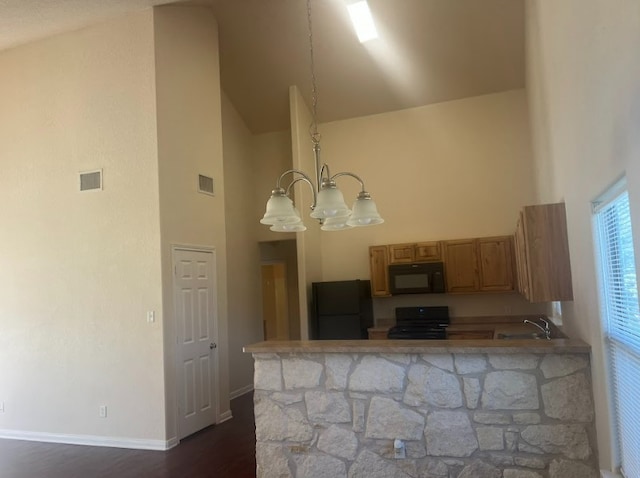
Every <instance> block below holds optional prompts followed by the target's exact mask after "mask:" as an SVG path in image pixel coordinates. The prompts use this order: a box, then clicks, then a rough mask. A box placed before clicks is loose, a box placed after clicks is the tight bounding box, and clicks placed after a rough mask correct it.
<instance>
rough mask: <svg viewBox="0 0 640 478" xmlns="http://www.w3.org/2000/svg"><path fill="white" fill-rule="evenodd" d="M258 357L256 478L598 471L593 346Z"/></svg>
mask: <svg viewBox="0 0 640 478" xmlns="http://www.w3.org/2000/svg"><path fill="white" fill-rule="evenodd" d="M254 359H255V378H254V387H255V392H254V401H255V414H256V439H257V447H256V458H257V476H258V478H279V477H291V478H321V477H332V478H334V477H345V478H346V477H349V478H351V477H354V478H357V477H366V478H376V477H380V478H388V477H407V478H465V477H473V478H489V477H496V478H501V477H502V478H573V477H576V478H577V477H581V478H582V477H584V478H591V477H593V478H596V477H597V476H598V472H597V470H598V466H597V453H596V450H595V443H596V441H595V425H594V412H593V399H592V390H591V374H590V369H589V355H588V354H587V353H584V354H566V353H557V354H553V353H550V354H530V353H522V354H500V353H495V354H473V355H470V354H433V355H430V354H374V353H354V354H330V353H327V354H321V353H318V354H285V353H282V354H261V353H256V354H254ZM395 439H402V440H403V441H404V443H405V455H406V458H402V459H400V458H395V457H394V448H393V446H394V440H395Z"/></svg>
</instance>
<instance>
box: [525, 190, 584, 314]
mask: <svg viewBox="0 0 640 478" xmlns="http://www.w3.org/2000/svg"><path fill="white" fill-rule="evenodd" d="M516 244H517V251H516V257H517V258H518V259H517V267H518V277H519V281H518V285H519V288H520V289H521V292H522V293H523V295H524V296H525V297H526V298H527V299H528V300H529V301H531V302H550V301H554V300H573V287H572V283H571V261H570V258H569V241H568V238H567V217H566V211H565V206H564V204H563V203H556V204H541V205H536V206H526V207H524V208H523V210H522V213H521V215H520V221H519V223H518V228H517V230H516Z"/></svg>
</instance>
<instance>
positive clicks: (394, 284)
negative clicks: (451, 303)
mask: <svg viewBox="0 0 640 478" xmlns="http://www.w3.org/2000/svg"><path fill="white" fill-rule="evenodd" d="M389 289H390V292H391V294H392V295H397V294H441V293H443V292H444V291H445V290H444V264H443V263H442V262H419V263H414V264H392V265H390V266H389Z"/></svg>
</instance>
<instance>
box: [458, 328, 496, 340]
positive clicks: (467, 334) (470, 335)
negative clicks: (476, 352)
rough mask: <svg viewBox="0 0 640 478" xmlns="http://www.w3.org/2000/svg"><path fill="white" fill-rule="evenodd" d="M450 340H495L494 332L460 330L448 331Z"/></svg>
mask: <svg viewBox="0 0 640 478" xmlns="http://www.w3.org/2000/svg"><path fill="white" fill-rule="evenodd" d="M447 339H450V340H462V339H464V340H485V339H493V330H459V331H447Z"/></svg>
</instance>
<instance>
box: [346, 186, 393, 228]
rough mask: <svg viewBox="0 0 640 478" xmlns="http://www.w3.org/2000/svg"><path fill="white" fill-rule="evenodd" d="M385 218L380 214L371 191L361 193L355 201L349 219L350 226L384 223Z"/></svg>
mask: <svg viewBox="0 0 640 478" xmlns="http://www.w3.org/2000/svg"><path fill="white" fill-rule="evenodd" d="M383 222H384V219H382V218H381V217H380V214H378V208H376V203H375V202H373V199H371V196H370V195H369V193H362V192H361V193H360V194H358V198H357V199H356V202H354V203H353V212H352V213H351V216H349V218H348V219H347V225H348V226H352V227H355V226H374V225H376V224H382V223H383Z"/></svg>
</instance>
